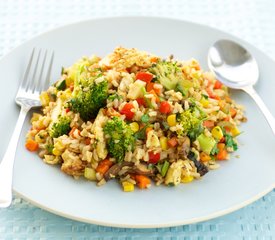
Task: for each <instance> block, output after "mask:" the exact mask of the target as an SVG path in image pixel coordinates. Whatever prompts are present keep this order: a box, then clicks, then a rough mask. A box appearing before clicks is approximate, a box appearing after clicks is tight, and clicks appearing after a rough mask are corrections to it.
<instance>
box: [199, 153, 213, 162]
mask: <svg viewBox="0 0 275 240" xmlns="http://www.w3.org/2000/svg"><path fill="white" fill-rule="evenodd" d="M200 160H201V161H202V162H208V161H210V160H211V157H210V156H209V155H208V154H206V153H205V152H201V153H200Z"/></svg>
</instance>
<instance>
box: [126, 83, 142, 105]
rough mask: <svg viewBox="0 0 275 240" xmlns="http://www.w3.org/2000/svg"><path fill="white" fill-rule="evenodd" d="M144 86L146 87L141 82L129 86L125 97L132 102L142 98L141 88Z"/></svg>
mask: <svg viewBox="0 0 275 240" xmlns="http://www.w3.org/2000/svg"><path fill="white" fill-rule="evenodd" d="M145 85H146V83H145V82H143V81H141V80H137V81H135V82H134V83H132V84H130V86H129V92H128V94H127V97H128V98H130V99H132V100H135V99H137V98H140V97H143V91H142V88H144V87H145Z"/></svg>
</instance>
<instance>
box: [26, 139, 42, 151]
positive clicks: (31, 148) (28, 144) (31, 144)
mask: <svg viewBox="0 0 275 240" xmlns="http://www.w3.org/2000/svg"><path fill="white" fill-rule="evenodd" d="M38 146H39V145H38V143H37V142H36V141H34V140H32V139H28V140H27V141H26V144H25V147H26V148H27V149H28V150H29V151H31V152H35V151H37V149H38Z"/></svg>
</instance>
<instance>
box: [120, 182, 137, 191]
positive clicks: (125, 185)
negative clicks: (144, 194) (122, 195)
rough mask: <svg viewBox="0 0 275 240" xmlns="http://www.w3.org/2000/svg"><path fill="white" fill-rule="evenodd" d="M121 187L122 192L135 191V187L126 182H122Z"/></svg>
mask: <svg viewBox="0 0 275 240" xmlns="http://www.w3.org/2000/svg"><path fill="white" fill-rule="evenodd" d="M122 187H123V191H124V192H133V191H134V190H135V185H134V184H133V183H130V182H128V181H123V182H122Z"/></svg>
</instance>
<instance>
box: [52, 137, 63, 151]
mask: <svg viewBox="0 0 275 240" xmlns="http://www.w3.org/2000/svg"><path fill="white" fill-rule="evenodd" d="M54 148H56V149H57V150H59V151H63V150H64V149H65V146H64V145H63V143H62V142H61V141H59V140H58V141H56V142H55V144H54Z"/></svg>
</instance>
